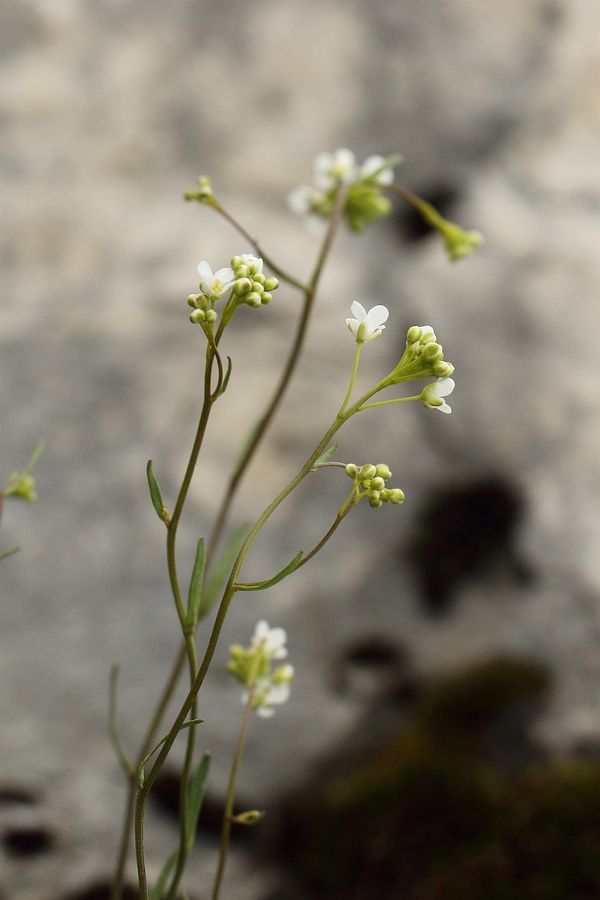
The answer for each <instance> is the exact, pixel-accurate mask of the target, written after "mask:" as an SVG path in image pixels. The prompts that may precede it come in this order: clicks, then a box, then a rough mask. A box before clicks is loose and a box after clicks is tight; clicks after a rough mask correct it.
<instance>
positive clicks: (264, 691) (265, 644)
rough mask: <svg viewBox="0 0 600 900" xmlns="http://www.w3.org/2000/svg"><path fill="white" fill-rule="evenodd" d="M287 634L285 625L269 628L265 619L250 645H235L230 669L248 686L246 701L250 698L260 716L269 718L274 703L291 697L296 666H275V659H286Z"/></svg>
mask: <svg viewBox="0 0 600 900" xmlns="http://www.w3.org/2000/svg"><path fill="white" fill-rule="evenodd" d="M286 640H287V635H286V633H285V631H284V629H283V628H269V625H268V623H267V622H265V620H264V619H261V621H260V622H259V623H258V624H257V626H256V628H255V630H254V635H253V636H252V640H251V641H250V644H249V646H248V647H242V646H241V644H232V645H231V647H230V648H229V657H230V658H229V662H228V664H227V670H228V672H231V674H232V675H233V676H234V677H235V678H237V680H238V681H240V682H241V683H242V684H243V685H244V688H245V690H244V692H243V694H242V703H244V704H246V703H248V701H249V700H250V702H251V706H252V709H253V710H255V711H256V712H257V713H258V715H259V716H262V717H263V718H269V717H270V716H272V715H273V714H274V712H275V710H274V709H273V707H274V706H276V705H279V704H280V703H285V701H286V700H287V699H288V697H289V696H290V682H291V681H292V679H293V677H294V667H293V666H291V665H290V664H289V663H284V664H283V665H281V666H277V667H276V668H275V669H272V663H273V660H276V659H285V657H286V656H287V648H286V646H285V643H286Z"/></svg>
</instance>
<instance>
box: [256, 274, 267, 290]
mask: <svg viewBox="0 0 600 900" xmlns="http://www.w3.org/2000/svg"><path fill="white" fill-rule="evenodd" d="M254 280H255V281H257V282H258V283H259V284H260V286H261V287H264V286H265V281H266V280H267V279H266V278H265V276H264V275H263V274H262V272H257V273H256V275H255V276H254Z"/></svg>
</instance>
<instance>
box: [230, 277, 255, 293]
mask: <svg viewBox="0 0 600 900" xmlns="http://www.w3.org/2000/svg"><path fill="white" fill-rule="evenodd" d="M251 290H252V282H251V281H250V279H249V278H245V277H244V278H238V279H237V280H236V281H234V283H233V293H234V294H236V296H238V297H242V296H243V295H244V294H248V293H249V292H250V291H251Z"/></svg>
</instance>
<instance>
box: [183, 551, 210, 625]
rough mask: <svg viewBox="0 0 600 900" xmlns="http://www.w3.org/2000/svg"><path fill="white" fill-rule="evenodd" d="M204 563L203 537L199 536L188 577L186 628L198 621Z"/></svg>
mask: <svg viewBox="0 0 600 900" xmlns="http://www.w3.org/2000/svg"><path fill="white" fill-rule="evenodd" d="M205 563H206V546H205V544H204V538H200V540H199V541H198V547H197V548H196V559H195V560H194V568H193V569H192V577H191V579H190V589H189V591H188V604H187V616H186V619H185V624H186V626H187V628H195V627H196V625H197V623H198V615H199V611H200V601H201V600H202V579H203V578H204V565H205Z"/></svg>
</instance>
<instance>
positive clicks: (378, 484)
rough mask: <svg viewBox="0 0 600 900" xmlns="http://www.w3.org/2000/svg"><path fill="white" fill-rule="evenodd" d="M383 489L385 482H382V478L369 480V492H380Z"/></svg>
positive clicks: (377, 477)
mask: <svg viewBox="0 0 600 900" xmlns="http://www.w3.org/2000/svg"><path fill="white" fill-rule="evenodd" d="M384 487H385V481H384V480H383V478H380V477H379V476H376V477H375V478H372V479H371V488H370V489H371V490H373V491H382V490H383V489H384Z"/></svg>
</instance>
